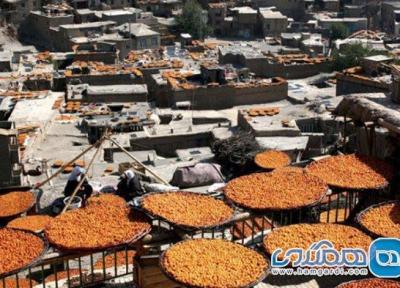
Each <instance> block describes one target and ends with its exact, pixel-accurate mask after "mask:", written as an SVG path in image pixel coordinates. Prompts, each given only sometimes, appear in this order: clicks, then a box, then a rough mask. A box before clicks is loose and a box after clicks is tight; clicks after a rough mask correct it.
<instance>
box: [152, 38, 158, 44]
mask: <svg viewBox="0 0 400 288" xmlns="http://www.w3.org/2000/svg"><path fill="white" fill-rule="evenodd" d="M151 45H152V46H156V45H158V39H157V37H153V38H151Z"/></svg>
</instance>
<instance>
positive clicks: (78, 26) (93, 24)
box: [60, 21, 116, 29]
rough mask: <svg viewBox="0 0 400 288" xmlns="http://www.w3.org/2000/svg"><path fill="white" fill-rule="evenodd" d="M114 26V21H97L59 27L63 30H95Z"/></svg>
mask: <svg viewBox="0 0 400 288" xmlns="http://www.w3.org/2000/svg"><path fill="white" fill-rule="evenodd" d="M115 24H116V23H115V22H114V21H98V22H86V23H81V24H65V25H60V27H61V28H63V29H81V28H97V27H101V26H107V25H115Z"/></svg>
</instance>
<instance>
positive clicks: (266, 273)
mask: <svg viewBox="0 0 400 288" xmlns="http://www.w3.org/2000/svg"><path fill="white" fill-rule="evenodd" d="M196 240H208V241H210V240H216V239H207V238H200V239H187V240H183V241H179V242H177V243H175V244H174V245H172V246H170V247H168V249H166V250H165V251H163V252H162V253H161V255H160V257H159V261H158V263H159V266H160V269H161V271H162V272H163V274H164V275H165V276H166V277H167V278H168V279H170V280H172V281H174V282H175V283H179V284H182V285H185V287H187V288H205V286H195V285H189V284H187V283H183V282H181V281H178V280H176V279H175V278H174V276H173V275H172V274H170V273H169V272H168V271H167V269H166V267H165V266H164V259H165V254H166V252H167V251H168V250H169V249H171V248H172V247H174V246H175V245H179V244H182V243H184V242H187V241H196ZM220 240H223V239H220ZM223 241H226V242H229V243H233V244H236V245H239V246H242V247H245V248H247V249H251V250H253V251H254V252H255V253H257V254H259V255H261V256H262V257H263V258H264V260H265V261H266V263H267V269H266V270H264V271H263V273H262V274H261V275H260V277H258V278H257V279H256V280H255V281H253V282H251V283H249V284H246V285H244V286H238V287H236V288H251V287H253V286H255V285H257V284H259V283H260V282H262V281H263V280H264V279H265V278H266V277H267V276H268V275H269V274H270V271H271V263H270V260H269V259H268V258H267V257H265V254H263V253H261V252H258V251H256V250H254V249H252V248H249V247H247V246H244V245H242V244H239V243H236V242H232V241H228V240H223Z"/></svg>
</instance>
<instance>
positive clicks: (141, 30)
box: [118, 23, 160, 37]
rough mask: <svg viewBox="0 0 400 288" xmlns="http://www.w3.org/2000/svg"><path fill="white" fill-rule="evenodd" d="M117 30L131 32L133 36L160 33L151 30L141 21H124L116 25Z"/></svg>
mask: <svg viewBox="0 0 400 288" xmlns="http://www.w3.org/2000/svg"><path fill="white" fill-rule="evenodd" d="M129 25H130V28H129ZM118 30H119V31H120V32H125V33H131V34H132V35H133V36H135V37H143V36H155V35H160V34H159V33H158V32H156V31H153V30H151V29H150V27H149V26H147V25H145V24H142V23H125V24H123V25H121V26H118Z"/></svg>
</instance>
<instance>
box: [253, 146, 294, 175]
mask: <svg viewBox="0 0 400 288" xmlns="http://www.w3.org/2000/svg"><path fill="white" fill-rule="evenodd" d="M267 152H276V153H279V154H281V155H285V156H287V161H286V163H285V164H284V165H282V166H278V167H271V166H269V167H268V166H266V165H263V164H262V163H260V161H259V160H258V159H257V157H259V155H262V154H264V153H267ZM254 163H255V164H256V165H257V166H258V167H259V168H261V169H263V170H265V171H267V172H268V171H273V170H275V169H277V168H281V167H286V166H289V165H290V163H291V159H290V156H289V155H288V154H287V153H286V152H282V151H277V150H266V151H262V152H260V153H257V154H256V155H255V156H254Z"/></svg>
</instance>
